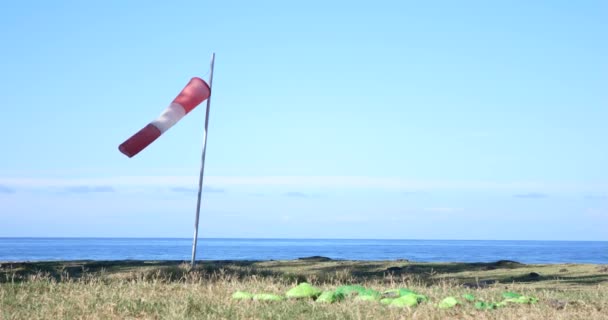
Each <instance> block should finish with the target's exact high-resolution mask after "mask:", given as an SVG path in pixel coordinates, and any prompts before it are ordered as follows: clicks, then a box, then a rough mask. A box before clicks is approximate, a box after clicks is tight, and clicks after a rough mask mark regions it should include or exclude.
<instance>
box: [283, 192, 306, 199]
mask: <svg viewBox="0 0 608 320" xmlns="http://www.w3.org/2000/svg"><path fill="white" fill-rule="evenodd" d="M285 196H286V197H290V198H310V195H309V194H306V193H302V192H298V191H290V192H287V193H285Z"/></svg>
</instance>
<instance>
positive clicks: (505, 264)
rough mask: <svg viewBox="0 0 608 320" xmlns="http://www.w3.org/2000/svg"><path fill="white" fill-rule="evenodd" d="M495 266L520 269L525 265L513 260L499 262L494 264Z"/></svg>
mask: <svg viewBox="0 0 608 320" xmlns="http://www.w3.org/2000/svg"><path fill="white" fill-rule="evenodd" d="M494 265H495V266H498V267H519V266H523V265H524V264H523V263H519V262H517V261H512V260H498V261H496V262H494Z"/></svg>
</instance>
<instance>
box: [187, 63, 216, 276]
mask: <svg viewBox="0 0 608 320" xmlns="http://www.w3.org/2000/svg"><path fill="white" fill-rule="evenodd" d="M214 63H215V52H214V53H213V54H212V55H211V73H210V74H209V90H210V94H209V98H207V111H206V112H205V135H204V138H203V154H202V156H201V174H200V176H199V179H198V200H197V201H196V218H195V220H194V239H193V240H192V260H190V266H191V267H192V268H194V263H195V261H196V244H197V242H198V217H199V216H200V213H201V197H202V194H203V174H204V173H205V153H206V150H207V132H208V131H207V130H208V127H209V108H210V107H211V95H212V94H213V89H212V88H213V65H214Z"/></svg>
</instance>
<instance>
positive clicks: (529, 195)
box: [513, 192, 549, 199]
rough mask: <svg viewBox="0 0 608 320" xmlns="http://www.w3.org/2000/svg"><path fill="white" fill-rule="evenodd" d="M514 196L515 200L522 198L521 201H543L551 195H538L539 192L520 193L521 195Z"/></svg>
mask: <svg viewBox="0 0 608 320" xmlns="http://www.w3.org/2000/svg"><path fill="white" fill-rule="evenodd" d="M513 196H514V197H515V198H520V199H543V198H547V197H549V195H547V194H544V193H538V192H530V193H520V194H516V195H513Z"/></svg>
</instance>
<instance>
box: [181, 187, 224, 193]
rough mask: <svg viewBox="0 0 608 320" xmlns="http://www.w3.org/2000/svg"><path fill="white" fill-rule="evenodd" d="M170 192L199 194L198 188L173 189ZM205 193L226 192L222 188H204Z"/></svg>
mask: <svg viewBox="0 0 608 320" xmlns="http://www.w3.org/2000/svg"><path fill="white" fill-rule="evenodd" d="M170 190H171V191H173V192H178V193H197V192H198V189H197V188H187V187H173V188H171V189H170ZM203 192H209V193H224V192H225V190H224V189H220V188H214V187H203Z"/></svg>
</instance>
